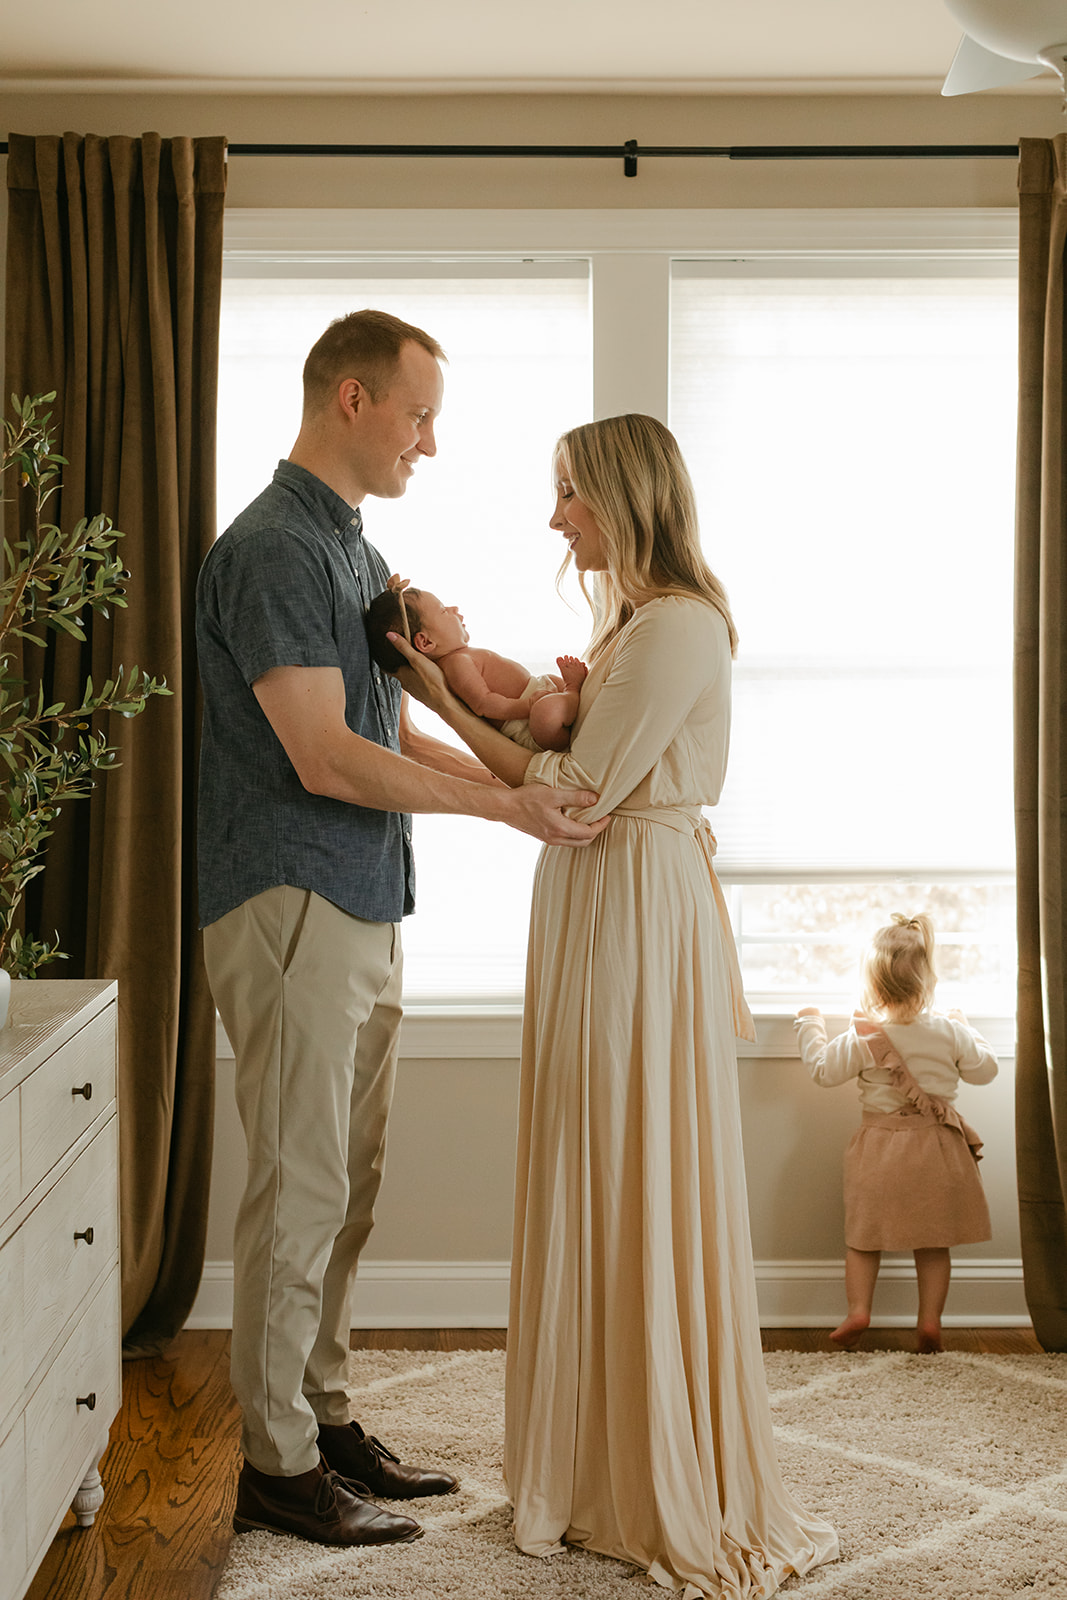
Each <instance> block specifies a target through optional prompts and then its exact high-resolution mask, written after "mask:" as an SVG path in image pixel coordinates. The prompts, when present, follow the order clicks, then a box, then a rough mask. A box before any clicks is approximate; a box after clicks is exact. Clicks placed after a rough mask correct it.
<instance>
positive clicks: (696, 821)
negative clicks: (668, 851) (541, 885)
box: [611, 806, 756, 1043]
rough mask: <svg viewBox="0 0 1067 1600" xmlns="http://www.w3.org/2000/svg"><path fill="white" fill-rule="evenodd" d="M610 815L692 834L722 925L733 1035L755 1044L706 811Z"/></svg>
mask: <svg viewBox="0 0 1067 1600" xmlns="http://www.w3.org/2000/svg"><path fill="white" fill-rule="evenodd" d="M611 814H612V816H613V817H631V818H633V819H634V821H637V822H656V823H658V824H659V825H660V826H661V827H664V828H670V829H672V831H673V832H674V833H687V834H689V835H690V837H692V838H695V839H696V841H697V843H698V845H699V846H700V848H701V851H702V852H703V856H704V860H705V862H706V864H707V869H708V877H709V878H710V880H711V890H712V894H713V895H714V896H715V909H716V911H717V912H718V914H719V923H720V925H721V928H722V942H723V948H724V949H725V952H726V968H727V976H728V978H729V982H730V1012H731V1019H732V1023H733V1031H734V1037H735V1038H737V1039H748V1040H750V1041H752V1042H753V1043H755V1039H756V1025H755V1023H754V1022H753V1021H752V1013H751V1011H750V1010H749V1009H748V1002H747V1001H746V999H745V990H744V985H743V984H742V982H741V963H740V962H739V961H738V959H737V945H736V944H735V943H734V930H733V929H732V928H731V926H730V913H729V911H728V910H727V909H726V896H725V895H724V894H723V892H722V884H721V883H720V882H719V879H718V875H717V873H716V871H715V867H714V864H713V861H714V856H715V851H716V848H717V846H716V842H715V835H714V834H713V833H712V831H711V828H710V827H709V826H708V820H707V818H706V817H705V815H704V813H703V811H702V810H701V809H700V807H699V806H648V807H645V808H643V809H642V808H638V807H634V808H633V809H630V808H628V807H627V806H616V807H615V808H614V810H613V811H612V813H611Z"/></svg>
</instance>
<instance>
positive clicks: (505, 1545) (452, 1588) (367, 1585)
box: [216, 1351, 1067, 1600]
mask: <svg viewBox="0 0 1067 1600" xmlns="http://www.w3.org/2000/svg"><path fill="white" fill-rule="evenodd" d="M764 1360H765V1363H766V1369H767V1382H768V1386H769V1389H770V1392H771V1404H772V1409H773V1415H774V1419H775V1434H776V1438H777V1441H778V1450H779V1458H780V1460H781V1464H782V1471H783V1474H784V1476H785V1480H786V1482H787V1484H788V1485H789V1487H790V1488H791V1489H792V1490H793V1491H794V1493H795V1494H796V1496H797V1498H798V1499H799V1500H800V1501H801V1503H802V1504H803V1505H804V1506H806V1507H807V1509H808V1510H810V1511H812V1512H815V1513H818V1514H819V1515H821V1516H825V1517H827V1518H829V1520H830V1521H831V1522H832V1523H833V1524H834V1526H835V1527H836V1528H837V1531H838V1534H839V1535H840V1539H841V1558H840V1560H838V1561H836V1562H833V1563H832V1564H830V1565H828V1566H823V1567H819V1568H817V1569H816V1570H815V1571H814V1572H812V1573H810V1574H809V1575H808V1576H807V1577H805V1578H802V1579H796V1578H794V1579H790V1580H789V1581H788V1582H787V1583H786V1584H785V1585H784V1586H783V1588H782V1590H781V1591H780V1593H781V1594H782V1595H783V1596H796V1600H1048V1597H1051V1600H1067V1356H1063V1355H1056V1356H983V1355H968V1354H962V1353H949V1354H945V1355H940V1356H912V1355H904V1354H896V1353H894V1354H874V1355H865V1354H852V1355H843V1354H837V1353H835V1354H832V1355H801V1354H794V1353H788V1352H780V1353H774V1354H770V1355H767V1356H765V1358H764ZM503 1378H504V1357H503V1355H502V1354H501V1353H500V1352H497V1351H460V1352H458V1353H455V1354H451V1355H443V1354H442V1355H437V1354H429V1355H428V1354H426V1353H425V1352H415V1351H359V1352H356V1353H354V1354H353V1355H352V1356H351V1358H350V1394H351V1396H352V1410H353V1414H354V1415H355V1416H357V1417H358V1418H359V1420H360V1421H361V1422H362V1423H363V1424H364V1425H365V1426H366V1427H367V1428H368V1430H369V1431H370V1432H372V1433H375V1434H377V1435H378V1436H379V1437H380V1438H382V1439H384V1441H385V1442H386V1443H387V1444H388V1445H389V1447H390V1448H391V1449H393V1450H395V1451H396V1452H397V1454H398V1455H399V1456H401V1458H402V1459H404V1460H410V1461H414V1462H417V1463H419V1464H424V1465H427V1466H429V1465H439V1466H443V1467H446V1468H448V1469H449V1470H451V1471H454V1472H456V1473H457V1474H458V1475H459V1476H460V1478H461V1480H462V1482H461V1486H460V1491H459V1493H458V1494H456V1495H449V1496H446V1497H444V1498H441V1499H428V1500H420V1501H416V1502H408V1503H407V1505H406V1506H405V1508H404V1509H406V1510H409V1511H411V1512H412V1513H413V1514H414V1515H415V1516H416V1517H417V1518H418V1520H419V1521H420V1522H421V1523H422V1524H423V1527H424V1528H425V1530H426V1536H425V1538H423V1539H420V1540H418V1541H417V1542H416V1543H415V1544H412V1545H401V1546H394V1547H392V1548H385V1549H380V1550H347V1551H335V1550H328V1549H324V1548H323V1547H321V1546H317V1545H311V1544H307V1543H304V1542H303V1541H301V1540H298V1539H290V1538H285V1537H280V1536H275V1535H271V1534H265V1533H252V1534H246V1535H244V1536H243V1537H240V1538H235V1539H234V1541H233V1544H232V1546H231V1550H230V1555H229V1559H228V1562H227V1565H226V1568H225V1570H224V1572H223V1575H222V1578H221V1579H220V1582H219V1585H218V1588H217V1589H216V1600H282V1597H283V1596H284V1597H285V1600H565V1597H566V1600H636V1597H637V1595H639V1594H641V1593H650V1592H652V1586H651V1585H650V1584H649V1583H648V1581H647V1580H646V1579H645V1578H644V1576H643V1574H640V1573H638V1572H637V1571H636V1570H635V1569H634V1568H633V1567H629V1566H627V1565H625V1564H624V1563H622V1562H618V1561H611V1560H609V1559H607V1558H606V1557H603V1556H597V1555H592V1554H590V1553H588V1552H586V1551H579V1550H572V1551H567V1552H566V1553H564V1554H562V1555H558V1556H553V1557H550V1558H548V1559H546V1560H537V1559H536V1558H534V1557H531V1556H524V1555H522V1554H521V1553H520V1552H519V1551H518V1550H516V1549H515V1546H514V1544H513V1542H512V1539H511V1508H510V1506H509V1504H508V1502H507V1498H506V1496H505V1493H504V1485H503V1479H502V1476H501V1451H502V1441H503V1428H504V1417H503V1409H504V1400H503ZM715 1600H719V1597H715Z"/></svg>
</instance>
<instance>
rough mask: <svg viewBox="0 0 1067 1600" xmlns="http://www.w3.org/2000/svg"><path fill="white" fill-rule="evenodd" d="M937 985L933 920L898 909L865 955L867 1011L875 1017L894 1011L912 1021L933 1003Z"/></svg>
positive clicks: (864, 971) (878, 933) (905, 1020)
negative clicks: (910, 915) (904, 914)
mask: <svg viewBox="0 0 1067 1600" xmlns="http://www.w3.org/2000/svg"><path fill="white" fill-rule="evenodd" d="M936 987H937V973H936V972H935V971H934V928H933V923H932V922H931V921H930V918H929V917H927V916H923V915H921V914H920V915H919V916H917V917H905V916H902V915H901V913H900V912H899V911H895V912H894V913H893V920H892V922H891V923H890V924H889V926H888V927H886V928H879V929H878V932H877V933H876V934H875V936H874V938H873V939H872V940H871V944H870V948H869V950H868V951H867V955H866V957H865V958H864V963H863V1008H864V1010H865V1011H867V1012H868V1013H869V1014H870V1015H871V1016H874V1017H878V1016H883V1015H885V1013H886V1012H892V1013H893V1016H894V1018H896V1019H898V1020H899V1021H902V1022H910V1021H911V1019H912V1017H917V1016H918V1014H919V1012H920V1011H923V1010H925V1009H926V1007H927V1006H929V1005H932V1004H933V999H934V989H935V988H936Z"/></svg>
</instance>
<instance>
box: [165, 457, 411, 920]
mask: <svg viewBox="0 0 1067 1600" xmlns="http://www.w3.org/2000/svg"><path fill="white" fill-rule="evenodd" d="M388 576H389V568H388V567H387V566H386V564H385V562H384V561H383V560H382V557H381V556H380V555H379V554H378V552H377V550H375V549H374V547H373V545H370V544H368V543H367V541H366V540H365V539H364V537H363V524H362V520H361V517H360V514H359V512H358V511H353V509H352V507H351V506H350V505H348V504H347V502H346V501H344V500H342V499H341V497H340V496H339V495H337V494H335V493H334V491H333V490H332V489H330V488H329V487H328V486H327V485H326V484H325V483H323V482H322V481H321V479H319V478H316V477H315V476H314V474H313V473H310V472H308V471H306V470H305V469H304V468H303V467H298V466H295V465H294V464H293V463H292V462H291V461H281V462H279V463H278V470H277V471H276V472H275V474H274V478H273V481H272V483H271V484H270V487H269V488H267V489H265V490H264V491H263V493H262V494H261V495H260V496H259V497H258V498H257V499H255V500H253V502H252V504H251V505H250V506H248V507H247V509H246V510H244V511H243V512H242V513H241V515H240V516H239V517H238V518H237V519H236V521H235V522H233V523H232V524H231V526H230V527H229V528H228V529H227V530H226V532H225V533H224V534H223V535H222V537H221V538H220V539H218V540H217V541H216V543H215V545H214V546H213V547H212V549H211V550H210V552H209V553H208V556H207V559H206V560H205V562H204V565H203V567H202V568H201V571H200V578H199V582H198V584H197V593H196V642H197V651H198V655H199V662H200V678H201V682H202V684H203V689H204V730H203V738H202V742H201V755H200V805H199V885H200V925H201V927H206V926H207V925H208V923H211V922H215V921H217V920H218V918H219V917H222V916H225V914H226V912H227V911H232V910H233V909H234V907H235V906H239V905H241V904H242V903H243V902H244V901H245V900H249V899H251V898H252V896H253V895H256V894H261V893H262V892H263V890H265V889H272V888H274V887H276V886H277V885H279V884H289V885H291V886H292V887H293V888H297V889H310V890H313V891H314V893H315V894H319V895H322V896H323V897H324V899H327V900H330V901H332V902H333V904H334V905H337V906H340V907H341V909H342V910H343V911H348V912H351V913H352V915H354V916H357V917H363V918H365V919H366V920H367V921H370V922H397V921H399V920H400V918H401V917H402V916H404V915H406V914H407V913H408V912H410V911H412V910H413V909H414V904H415V900H414V887H415V878H414V866H413V862H412V854H411V818H410V817H407V816H403V815H400V814H399V813H396V812H389V811H371V810H368V809H366V808H364V807H363V806H356V805H350V804H348V803H347V802H345V801H343V800H332V799H329V798H327V797H326V796H325V795H313V794H309V793H308V791H307V790H306V789H305V788H304V787H303V785H302V784H301V782H300V779H299V778H298V777H297V775H296V771H295V769H294V767H293V765H292V763H291V762H290V760H289V758H288V756H287V755H286V753H285V751H284V749H283V748H282V745H281V742H280V741H279V739H278V738H277V735H276V734H275V733H274V730H273V729H272V728H271V726H270V723H269V722H268V721H267V719H266V717H265V716H264V715H263V712H262V711H261V710H260V707H259V702H258V701H257V699H256V697H255V695H254V694H253V692H252V687H251V686H252V684H253V683H254V682H255V680H256V679H257V678H259V677H262V675H263V673H265V672H267V671H268V670H269V669H270V668H271V667H280V666H298V667H339V668H340V670H341V673H342V675H343V677H344V684H345V698H346V704H345V721H346V722H347V724H348V726H349V727H350V728H351V729H352V731H353V732H354V733H358V734H360V735H361V736H362V737H363V738H364V739H371V740H373V741H374V743H375V744H379V745H384V746H385V747H386V748H387V749H389V750H399V748H400V699H401V690H400V685H399V684H398V683H397V681H396V679H395V678H393V677H391V676H390V675H389V674H388V673H387V672H382V671H381V669H380V668H379V667H377V666H376V665H375V664H374V662H373V661H372V660H371V658H370V654H369V651H368V649H367V636H366V633H365V632H364V628H363V612H364V610H365V608H366V606H367V605H368V604H369V602H370V601H371V600H373V598H374V596H375V595H376V594H379V593H380V592H381V590H382V589H384V588H385V584H386V580H387V578H388Z"/></svg>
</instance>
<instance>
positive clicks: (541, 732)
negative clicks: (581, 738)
mask: <svg viewBox="0 0 1067 1600" xmlns="http://www.w3.org/2000/svg"><path fill="white" fill-rule="evenodd" d="M577 715H578V691H577V689H564V690H561V691H560V693H558V694H543V695H541V697H540V698H539V699H537V700H535V701H534V703H533V705H532V706H531V707H530V732H531V733H532V734H533V736H534V738H535V739H536V740H537V742H538V744H539V745H540V746H541V749H542V750H569V749H570V743H571V723H572V722H573V721H574V719H575V717H576V716H577Z"/></svg>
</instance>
